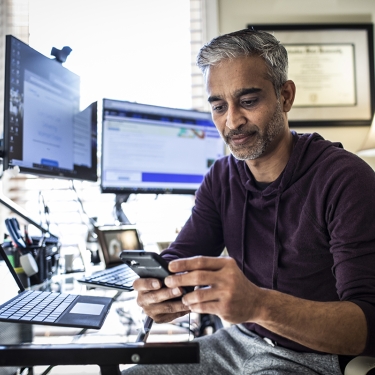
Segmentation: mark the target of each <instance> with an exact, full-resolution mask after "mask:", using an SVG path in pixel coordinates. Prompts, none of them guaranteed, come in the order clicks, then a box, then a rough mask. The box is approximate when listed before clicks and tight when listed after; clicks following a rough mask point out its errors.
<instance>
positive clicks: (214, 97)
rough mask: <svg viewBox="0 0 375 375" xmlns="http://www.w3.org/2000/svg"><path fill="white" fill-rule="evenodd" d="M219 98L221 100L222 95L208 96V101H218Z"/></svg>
mask: <svg viewBox="0 0 375 375" xmlns="http://www.w3.org/2000/svg"><path fill="white" fill-rule="evenodd" d="M219 100H221V96H210V97H209V98H208V102H209V103H212V102H217V101H219Z"/></svg>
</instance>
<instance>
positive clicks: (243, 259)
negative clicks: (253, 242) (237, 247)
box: [241, 190, 249, 273]
mask: <svg viewBox="0 0 375 375" xmlns="http://www.w3.org/2000/svg"><path fill="white" fill-rule="evenodd" d="M248 200H249V191H248V190H246V196H245V204H244V207H243V211H242V243H241V253H242V254H241V271H242V273H244V272H245V244H246V217H247V201H248Z"/></svg>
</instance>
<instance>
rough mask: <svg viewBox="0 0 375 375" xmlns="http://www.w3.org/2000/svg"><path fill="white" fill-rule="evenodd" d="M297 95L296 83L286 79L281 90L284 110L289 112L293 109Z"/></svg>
mask: <svg viewBox="0 0 375 375" xmlns="http://www.w3.org/2000/svg"><path fill="white" fill-rule="evenodd" d="M295 96H296V85H295V84H294V82H293V81H291V80H288V81H286V82H285V83H284V85H283V87H282V88H281V91H280V100H281V105H282V108H283V112H289V111H290V110H291V109H292V105H293V102H294V98H295Z"/></svg>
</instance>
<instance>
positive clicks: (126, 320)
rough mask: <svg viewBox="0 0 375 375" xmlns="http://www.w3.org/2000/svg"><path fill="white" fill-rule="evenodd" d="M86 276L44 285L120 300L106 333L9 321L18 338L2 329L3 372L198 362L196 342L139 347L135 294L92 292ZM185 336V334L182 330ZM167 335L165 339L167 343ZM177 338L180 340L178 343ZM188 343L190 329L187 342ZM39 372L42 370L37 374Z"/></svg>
mask: <svg viewBox="0 0 375 375" xmlns="http://www.w3.org/2000/svg"><path fill="white" fill-rule="evenodd" d="M80 276H81V275H80V274H68V275H58V276H54V277H53V278H52V280H51V282H50V283H49V284H45V285H43V286H40V288H41V289H45V288H50V289H52V290H55V291H61V292H68V293H79V294H87V293H90V294H95V295H102V296H103V295H104V296H109V297H112V298H114V302H113V304H112V307H111V310H110V312H109V314H108V316H107V319H106V321H105V323H104V325H103V327H102V328H101V329H100V330H80V329H77V328H66V327H56V326H47V325H28V324H18V323H3V324H5V325H7V329H8V330H9V329H12V330H13V331H15V332H16V331H17V332H18V333H17V335H16V336H14V335H13V334H12V335H8V334H7V335H6V334H5V330H1V331H0V366H1V367H0V374H1V375H3V374H12V373H14V370H15V367H33V366H49V365H57V364H60V365H87V364H97V365H99V367H100V371H101V374H102V375H113V374H115V375H118V374H120V368H119V364H136V363H142V364H160V363H197V362H199V347H198V344H197V343H193V342H188V341H185V342H170V341H175V340H176V336H174V337H173V340H172V336H170V338H171V340H170V341H169V342H162V343H156V342H151V343H147V344H141V343H134V341H135V339H136V336H137V333H138V332H137V328H138V327H139V326H140V324H142V322H141V320H140V319H139V318H140V308H139V307H138V306H137V305H136V302H135V299H134V297H135V293H134V292H130V293H127V292H125V293H117V292H116V291H114V290H108V289H90V290H87V288H86V286H85V285H82V284H79V283H78V282H77V281H76V279H77V278H79V277H80ZM181 330H182V332H183V331H184V330H183V329H181ZM150 337H152V335H151V336H150ZM165 337H166V336H164V340H165ZM178 337H179V336H178V335H177V340H178ZM187 339H188V334H187V331H186V330H185V340H187ZM35 373H37V371H36V372H35Z"/></svg>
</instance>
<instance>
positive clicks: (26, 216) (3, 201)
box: [0, 194, 59, 239]
mask: <svg viewBox="0 0 375 375" xmlns="http://www.w3.org/2000/svg"><path fill="white" fill-rule="evenodd" d="M0 204H3V205H4V206H6V207H8V208H9V209H10V210H11V211H13V212H14V213H15V214H17V215H19V216H20V217H22V218H23V219H24V220H26V221H27V222H28V223H30V224H32V225H34V226H35V227H37V228H38V229H39V230H41V231H42V233H43V234H47V233H48V234H49V235H50V236H51V237H54V238H56V239H58V238H59V237H58V236H56V235H54V234H52V233H51V232H50V231H49V230H48V229H46V228H44V227H43V226H42V225H40V224H38V223H37V222H36V221H34V220H33V219H31V218H30V216H29V214H28V213H27V212H26V211H25V210H23V209H22V208H21V207H20V206H18V205H17V204H16V203H14V202H13V201H12V200H10V199H9V198H8V197H6V196H5V195H3V194H0Z"/></svg>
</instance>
